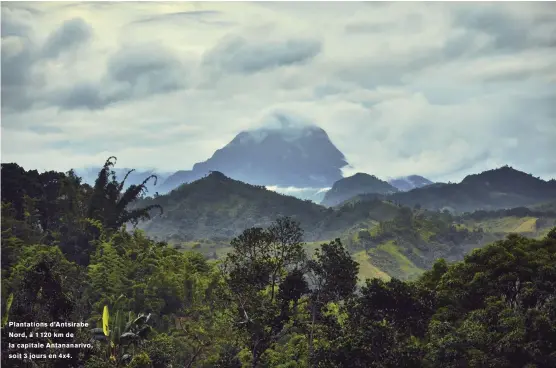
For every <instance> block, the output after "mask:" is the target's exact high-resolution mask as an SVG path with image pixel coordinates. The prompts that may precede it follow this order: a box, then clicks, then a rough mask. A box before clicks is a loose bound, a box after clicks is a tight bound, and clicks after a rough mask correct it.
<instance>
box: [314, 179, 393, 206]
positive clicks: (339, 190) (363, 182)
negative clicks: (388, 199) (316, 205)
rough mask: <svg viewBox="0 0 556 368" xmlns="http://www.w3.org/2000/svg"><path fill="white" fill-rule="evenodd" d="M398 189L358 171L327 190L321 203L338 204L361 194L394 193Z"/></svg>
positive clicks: (326, 204) (327, 204)
mask: <svg viewBox="0 0 556 368" xmlns="http://www.w3.org/2000/svg"><path fill="white" fill-rule="evenodd" d="M397 191H398V189H396V188H395V187H393V186H392V185H390V184H388V183H387V182H385V181H383V180H380V179H379V178H377V177H376V176H374V175H369V174H365V173H357V174H355V175H353V176H350V177H347V178H343V179H340V180H338V181H337V182H335V183H334V185H333V186H332V189H330V190H329V191H328V192H326V194H325V196H324V199H323V201H322V202H321V204H323V205H325V206H336V205H339V204H341V203H343V202H345V201H346V200H348V199H350V198H353V197H355V196H357V195H360V194H383V195H387V194H392V193H395V192H397Z"/></svg>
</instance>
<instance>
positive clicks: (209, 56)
mask: <svg viewBox="0 0 556 368" xmlns="http://www.w3.org/2000/svg"><path fill="white" fill-rule="evenodd" d="M320 51H321V43H320V42H319V41H317V40H304V39H299V40H293V39H290V40H284V41H269V42H264V43H263V42H250V41H248V40H246V39H245V38H243V37H230V38H225V39H223V40H222V41H221V42H219V43H218V44H217V45H216V46H215V47H214V48H213V49H211V50H209V51H208V52H207V53H206V54H205V55H204V57H203V64H204V65H207V66H212V67H217V68H219V69H222V70H224V71H228V72H235V73H243V74H250V73H256V72H260V71H263V70H267V69H273V68H278V67H281V66H288V65H294V64H300V63H304V62H307V61H309V60H311V59H313V58H314V57H315V56H317V55H318V54H319V53H320Z"/></svg>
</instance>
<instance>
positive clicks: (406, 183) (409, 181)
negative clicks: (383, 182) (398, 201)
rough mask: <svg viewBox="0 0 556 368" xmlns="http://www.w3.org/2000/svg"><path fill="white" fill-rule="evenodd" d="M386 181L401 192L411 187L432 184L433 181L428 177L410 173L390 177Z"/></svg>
mask: <svg viewBox="0 0 556 368" xmlns="http://www.w3.org/2000/svg"><path fill="white" fill-rule="evenodd" d="M388 183H390V185H392V186H394V187H396V188H397V189H398V190H399V191H401V192H407V191H409V190H411V189H415V188H422V187H424V186H427V185H431V184H433V182H432V181H430V180H429V179H427V178H424V177H422V176H419V175H410V176H403V177H400V178H395V179H391V180H388Z"/></svg>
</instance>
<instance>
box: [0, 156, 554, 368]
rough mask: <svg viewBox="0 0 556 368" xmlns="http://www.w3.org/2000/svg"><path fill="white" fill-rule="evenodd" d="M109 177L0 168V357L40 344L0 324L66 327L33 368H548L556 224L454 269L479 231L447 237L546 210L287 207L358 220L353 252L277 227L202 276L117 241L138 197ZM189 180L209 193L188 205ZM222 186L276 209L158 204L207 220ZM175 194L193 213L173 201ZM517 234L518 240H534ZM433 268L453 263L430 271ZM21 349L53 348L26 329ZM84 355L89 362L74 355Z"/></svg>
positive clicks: (151, 245) (215, 182)
mask: <svg viewBox="0 0 556 368" xmlns="http://www.w3.org/2000/svg"><path fill="white" fill-rule="evenodd" d="M111 165H112V162H110V160H109V161H107V163H106V164H105V166H104V168H103V170H102V171H101V172H100V173H99V175H98V180H97V181H96V182H95V185H94V187H91V186H88V185H82V184H81V183H80V180H79V178H78V177H76V176H75V175H74V174H73V173H72V172H70V173H67V174H64V173H57V172H54V171H50V172H43V173H38V172H37V171H33V170H31V171H25V170H24V169H23V168H21V167H19V166H18V165H16V164H3V165H2V182H1V184H2V188H1V189H2V224H1V225H2V238H1V241H2V244H1V259H2V270H1V271H2V295H1V302H0V306H1V307H2V312H3V313H2V326H1V327H0V329H1V330H0V334H1V336H2V338H1V348H2V349H3V351H9V349H10V348H12V349H13V345H10V344H14V345H15V344H21V345H23V344H27V343H29V342H30V341H31V340H29V337H28V336H30V335H29V334H30V333H35V332H36V331H37V328H36V327H29V328H27V327H26V326H17V325H15V324H14V323H12V322H21V321H23V322H26V321H30V322H35V321H36V322H40V321H57V322H62V324H66V323H67V326H61V327H58V326H52V325H51V326H50V327H49V328H48V330H47V331H48V332H49V333H52V334H53V335H55V336H58V340H56V341H57V343H59V344H60V347H59V348H57V352H59V353H58V354H57V355H54V354H53V355H54V356H51V357H50V359H40V358H37V359H35V358H33V360H34V361H37V362H39V363H37V366H40V367H44V368H54V367H70V366H71V367H107V368H108V367H110V368H117V367H124V366H125V367H135V368H137V367H151V368H152V367H257V368H262V367H299V368H306V367H312V366H314V367H317V366H331V365H330V362H347V364H342V365H334V366H338V367H343V368H368V367H423V366H427V367H428V366H430V367H455V365H454V361H456V362H460V363H461V362H463V363H465V364H466V363H467V362H474V364H471V365H469V366H470V367H480V366H492V367H514V366H515V367H526V366H531V367H532V366H535V367H553V366H555V363H556V357H555V356H554V351H555V350H556V344H555V341H556V340H555V339H554V329H553V326H554V325H555V324H556V317H555V313H554V311H555V309H554V307H555V300H554V297H553V296H554V290H555V288H556V228H554V229H553V230H551V231H550V232H548V233H547V234H546V236H544V237H543V238H542V239H530V238H526V237H522V236H519V235H517V234H511V235H508V236H507V237H506V238H505V239H504V240H500V241H497V242H494V243H493V244H490V245H486V246H484V247H482V249H478V250H474V251H472V252H470V253H467V254H466V255H465V257H463V254H464V253H465V252H466V249H471V248H472V247H476V246H478V245H481V244H483V243H484V242H485V236H486V235H487V233H486V232H482V231H481V230H480V229H477V230H473V231H470V230H469V229H466V228H464V227H463V226H462V225H461V223H459V224H458V222H461V221H462V220H463V221H468V220H469V221H470V220H472V221H479V222H481V221H490V220H493V219H495V218H496V217H497V216H509V215H512V216H521V215H527V216H528V217H533V216H539V218H540V217H545V218H546V217H547V216H548V214H546V213H541V212H539V210H532V209H523V208H519V209H514V210H512V211H508V212H486V211H484V212H480V213H476V214H465V215H463V216H462V217H461V218H457V217H453V216H452V215H451V214H450V213H449V212H443V213H439V212H432V211H425V210H418V209H413V210H412V209H410V208H407V207H403V208H401V207H399V206H397V205H395V204H393V203H389V202H385V201H380V200H374V201H366V202H356V203H351V204H347V205H344V206H342V207H340V208H338V209H336V210H332V209H324V208H323V207H320V206H317V205H314V204H310V203H306V202H303V201H299V200H296V199H295V198H294V199H292V200H294V201H296V202H295V203H293V202H292V203H289V204H288V206H304V207H303V208H301V207H300V208H297V210H298V211H301V212H302V213H303V214H305V215H307V216H309V215H314V214H315V212H314V211H323V212H324V213H326V214H327V217H326V219H325V224H326V226H332V223H339V224H342V223H344V225H345V223H347V222H346V221H345V220H346V219H354V218H355V217H358V216H361V215H364V216H363V217H366V219H363V220H362V221H361V222H360V223H358V224H357V226H354V227H353V228H351V230H349V231H348V233H349V234H351V235H353V237H352V240H351V241H350V242H348V241H338V240H337V239H336V240H332V241H330V240H329V241H321V242H310V243H304V242H303V231H302V229H300V227H299V224H298V223H297V222H295V221H292V220H291V219H288V218H279V219H276V220H274V221H272V222H271V223H269V224H268V225H269V226H268V227H266V228H264V229H261V228H247V229H244V230H243V231H241V233H240V234H239V236H238V237H236V238H234V239H233V240H231V242H229V247H228V248H227V249H226V252H223V253H221V255H220V256H221V257H223V258H224V260H223V261H224V262H219V263H217V264H215V263H213V262H209V261H207V260H206V259H205V258H204V257H202V256H201V255H200V254H199V253H196V252H191V251H188V250H184V251H178V250H177V249H175V248H174V247H170V246H168V244H167V243H165V242H160V241H156V240H153V239H152V238H149V237H147V236H146V235H145V233H144V232H142V231H137V230H136V231H131V232H130V231H129V229H128V228H126V227H123V226H122V224H123V220H124V219H127V220H132V219H139V218H142V217H143V216H144V215H145V213H144V212H142V211H141V210H140V209H137V206H134V207H135V209H131V208H128V207H129V204H131V203H134V202H135V200H136V199H138V198H139V196H140V193H141V190H140V189H142V188H137V187H130V188H128V189H127V190H125V191H122V185H121V182H118V181H116V180H111V179H110V178H109V175H107V174H109V173H110V168H111ZM195 184H197V185H199V186H201V187H202V188H204V189H206V190H199V188H197V189H196V190H195V191H193V190H192V189H191V188H192V187H194V186H195ZM226 188H228V194H230V193H232V194H234V195H237V197H235V198H238V197H239V198H249V197H250V196H251V197H252V196H254V195H255V196H256V197H257V198H258V199H255V202H257V201H258V200H260V199H263V198H266V199H267V200H268V204H269V205H272V206H274V205H276V206H278V204H276V203H275V201H274V198H276V197H274V196H277V194H276V193H273V194H272V196H268V195H264V194H263V193H262V192H260V190H263V189H261V188H257V187H254V188H253V187H252V186H247V185H245V184H243V183H240V182H236V181H233V180H231V179H228V178H226V177H225V176H223V175H222V174H220V173H212V174H211V175H209V177H207V178H204V179H202V180H200V181H199V182H196V183H192V184H191V185H187V186H183V187H181V188H180V190H177V191H175V192H173V193H176V194H174V195H178V197H175V198H170V199H169V200H168V203H165V204H166V205H168V207H169V208H170V209H172V208H171V207H172V206H179V205H181V204H184V203H185V204H191V203H193V204H198V205H202V202H210V203H211V206H212V208H215V207H216V208H219V207H220V206H219V203H226V202H225V201H224V200H225V199H226V198H228V196H227V195H226V194H218V192H211V190H223V189H226ZM181 191H183V192H182V193H180V192H181ZM180 194H181V196H183V197H184V198H189V199H191V197H199V196H201V199H202V202H194V201H193V202H187V201H184V200H183V198H182V200H181V201H179V199H180V198H179V195H180ZM214 197H216V201H212V202H211V198H214ZM167 198H168V197H167ZM158 199H164V197H158V198H156V199H151V202H152V201H155V200H158ZM172 199H176V200H178V201H176V202H172ZM285 201H290V200H289V199H286V200H285ZM163 202H164V201H163ZM143 203H145V202H143ZM233 208H238V209H241V206H235V207H233ZM528 211H529V212H528ZM535 211H536V212H535ZM240 212H241V211H240ZM194 220H195V219H194ZM326 221H330V222H328V223H327V222H326ZM530 222H531V220H530V219H527V220H526V221H524V222H523V223H521V224H520V225H519V228H522V229H525V230H529V229H531V228H532V227H531V226H530V225H531V224H530ZM364 224H366V226H367V227H366V228H363V225H364ZM336 226H339V227H340V225H336ZM342 226H343V225H342ZM535 226H536V227H537V230H538V227H539V223H538V222H537V223H536V225H535ZM481 237H482V238H481ZM346 245H347V246H348V248H349V250H350V251H348V250H347V249H346ZM304 250H305V251H306V252H304ZM442 256H444V257H446V258H447V259H449V260H450V259H461V261H459V262H455V263H451V262H446V261H445V260H443V259H440V260H437V261H435V262H433V261H432V259H433V258H435V257H442ZM309 258H310V259H309ZM222 266H223V267H222ZM370 277H372V279H370ZM399 278H404V279H411V282H405V281H400V280H399ZM381 279H382V280H381ZM76 296H77V297H76ZM313 301H319V302H318V303H314V302H313ZM75 321H79V322H81V321H83V322H86V323H88V324H89V327H90V328H80V327H74V326H72V325H71V323H72V322H75ZM14 325H15V326H14ZM103 326H104V328H103ZM95 327H96V328H95ZM106 329H108V330H109V331H110V333H109V334H105V330H106ZM39 331H41V329H39ZM13 332H19V333H20V334H21V335H19V336H18V335H14V334H13ZM61 336H65V337H67V338H66V339H64V338H62V337H61ZM58 341H60V342H58ZM130 341H133V342H135V343H133V344H130V343H129V342H130ZM32 342H33V343H34V344H36V345H41V344H44V345H43V346H47V345H46V344H48V343H52V340H51V338H50V337H47V336H45V335H44V334H42V333H41V334H38V333H37V335H36V336H34V337H33V340H32ZM253 342H255V343H257V344H258V345H256V347H253V345H254V344H253ZM66 343H67V344H68V345H62V344H66ZM69 344H72V345H69ZM73 344H75V345H73ZM78 344H79V345H78ZM81 344H83V345H81ZM85 344H91V345H92V348H87V349H86V350H85V353H84V354H81V353H76V351H77V349H75V348H73V347H75V346H85ZM311 347H313V348H314V354H311ZM12 351H13V350H12ZM20 351H21V352H22V353H21V354H22V355H24V354H30V353H29V351H31V352H32V354H35V356H37V355H38V353H41V354H42V353H43V352H44V353H46V354H48V353H51V349H50V348H46V349H41V348H38V347H37V348H35V347H33V348H31V350H27V349H26V348H23V347H22V349H21V350H20ZM107 352H109V353H108V354H107ZM46 354H45V355H44V356H46ZM14 355H15V354H2V355H1V362H2V366H7V367H12V366H18V367H19V366H21V367H23V366H27V365H28V364H27V363H28V361H21V360H20V361H19V362H17V361H16V360H15V359H16V358H14V357H13V356H14ZM14 362H15V364H14ZM253 362H255V363H253ZM257 362H260V363H257ZM421 362H425V363H426V364H421ZM384 363H387V364H384ZM429 363H430V364H429ZM484 363H486V364H484ZM460 365H461V364H460Z"/></svg>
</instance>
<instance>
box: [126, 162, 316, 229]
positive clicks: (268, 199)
mask: <svg viewBox="0 0 556 368" xmlns="http://www.w3.org/2000/svg"><path fill="white" fill-rule="evenodd" d="M151 204H157V205H160V206H162V207H163V208H164V214H163V215H162V216H160V217H153V218H152V219H151V220H149V221H147V222H144V223H141V224H140V226H141V228H142V229H144V230H145V231H146V232H147V233H148V234H150V235H153V236H162V237H163V236H172V235H176V236H179V237H181V238H183V239H203V238H224V239H230V238H232V237H233V236H236V235H238V234H239V233H240V232H241V231H242V230H243V229H246V228H248V227H252V226H268V225H269V224H270V223H271V222H272V221H273V220H274V219H275V218H276V217H277V216H291V217H293V218H295V219H296V220H298V221H299V222H300V223H301V224H302V226H303V228H304V229H306V230H307V231H308V232H311V231H313V230H316V229H317V228H318V224H319V223H320V222H321V221H322V220H323V218H325V217H326V212H327V211H326V209H325V208H324V207H322V206H319V205H317V204H314V203H313V202H311V201H302V200H299V199H297V198H294V197H290V196H285V195H282V194H278V193H276V192H273V191H270V190H267V189H266V188H265V187H264V186H257V185H251V184H246V183H243V182H240V181H237V180H234V179H231V178H228V177H226V176H225V175H223V174H222V173H220V172H218V171H213V172H211V173H210V174H209V175H207V176H205V177H204V178H202V179H199V180H197V181H194V182H193V183H190V184H183V185H181V186H180V187H178V188H177V189H174V190H173V191H171V192H170V193H168V194H165V195H161V196H157V197H156V198H146V199H143V200H141V201H139V202H138V203H137V206H139V207H141V206H145V205H151Z"/></svg>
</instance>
